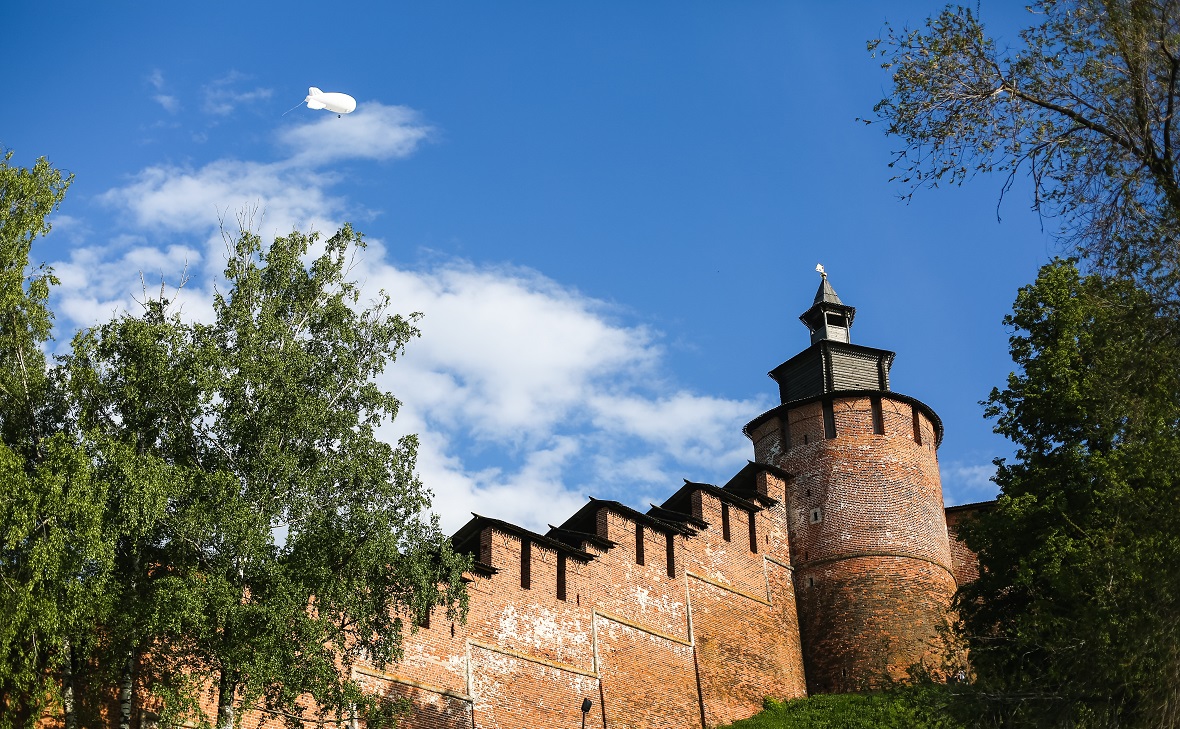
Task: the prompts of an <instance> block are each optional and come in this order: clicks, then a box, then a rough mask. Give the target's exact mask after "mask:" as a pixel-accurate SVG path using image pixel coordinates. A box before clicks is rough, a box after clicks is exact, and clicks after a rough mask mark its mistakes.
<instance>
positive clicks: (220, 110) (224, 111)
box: [202, 71, 274, 116]
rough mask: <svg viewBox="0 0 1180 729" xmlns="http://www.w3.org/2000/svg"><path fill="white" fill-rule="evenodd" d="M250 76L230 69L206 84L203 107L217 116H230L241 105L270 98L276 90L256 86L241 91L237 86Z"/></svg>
mask: <svg viewBox="0 0 1180 729" xmlns="http://www.w3.org/2000/svg"><path fill="white" fill-rule="evenodd" d="M249 78H250V77H249V76H247V75H246V74H243V73H239V72H237V71H230V72H229V73H228V74H226V75H225V76H222V77H221V78H219V79H216V80H214V81H211V82H210V83H208V84H206V85H205V87H204V89H203V92H204V95H205V102H204V104H203V105H202V109H203V110H204V111H205V112H206V113H208V114H213V115H215V116H228V115H230V114H232V113H233V111H234V110H235V109H236V108H238V107H239V106H245V105H247V104H253V103H255V102H258V101H265V100H267V99H269V98H270V97H271V96H272V95H273V94H274V91H273V90H272V89H267V88H263V87H256V88H253V89H250V90H249V91H239V90H238V89H237V88H235V87H236V86H237V85H238V84H239V83H240V82H242V81H246V80H249Z"/></svg>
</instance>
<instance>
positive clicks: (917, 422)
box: [912, 407, 922, 445]
mask: <svg viewBox="0 0 1180 729" xmlns="http://www.w3.org/2000/svg"><path fill="white" fill-rule="evenodd" d="M912 410H913V413H914V443H916V444H917V445H922V419H921V418H920V417H919V416H918V408H916V407H914V408H912Z"/></svg>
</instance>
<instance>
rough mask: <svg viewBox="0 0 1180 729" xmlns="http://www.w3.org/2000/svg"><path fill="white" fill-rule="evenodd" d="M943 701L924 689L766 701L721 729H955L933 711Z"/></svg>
mask: <svg viewBox="0 0 1180 729" xmlns="http://www.w3.org/2000/svg"><path fill="white" fill-rule="evenodd" d="M943 698H944V697H942V696H932V695H930V689H927V690H925V691H904V692H888V693H876V694H820V695H816V696H812V697H810V698H806V699H795V700H793V701H775V700H773V699H767V700H766V701H765V703H764V706H765V710H764V711H763V712H762V713H760V714H755V715H754V716H752V717H750V718H749V719H743V720H742V721H738V722H735V723H733V724H730V725H729V727H726V728H724V729H804V728H806V729H958V727H961V726H962V725H961V724H959V723H957V722H955V721H953V720H952V719H950V718H949V717H947V716H945V715H944V714H942V712H941V711H939V710H938V709H937V708H935V707H936V706H937V705H940V704H942V701H940V700H939V699H943Z"/></svg>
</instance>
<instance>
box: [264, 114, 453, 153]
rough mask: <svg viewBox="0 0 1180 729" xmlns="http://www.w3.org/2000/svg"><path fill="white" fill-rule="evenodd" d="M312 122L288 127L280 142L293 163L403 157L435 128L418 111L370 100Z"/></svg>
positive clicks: (415, 148)
mask: <svg viewBox="0 0 1180 729" xmlns="http://www.w3.org/2000/svg"><path fill="white" fill-rule="evenodd" d="M318 117H319V118H318V119H317V120H316V121H315V122H312V123H311V124H301V125H299V126H297V127H292V128H289V129H286V130H284V131H283V132H282V134H280V135H279V139H280V141H282V143H283V144H285V145H286V146H287V147H289V148H290V149H291V150H292V152H293V155H292V159H291V162H292V163H293V164H300V165H309V166H318V165H324V164H329V163H332V162H337V161H339V160H344V159H376V160H387V159H400V158H403V157H408V156H410V155H411V154H413V153H414V152H415V151H416V150H417V149H418V146H419V145H420V144H421V143H422V142H423V141H425V140H426V139H427V138H429V136H430V134H431V133H432V132H433V129H432V128H431V127H430V126H429V125H428V124H426V123H425V122H423V121H422V118H421V115H420V114H418V112H417V111H415V110H413V109H411V108H409V107H406V106H385V105H383V104H380V103H378V102H376V101H368V102H365V103H363V104H359V105H358V106H357V110H356V111H354V112H352V113H351V114H347V115H345V116H342V117H339V118H338V117H337V115H336V114H331V113H326V112H324V113H320V114H318Z"/></svg>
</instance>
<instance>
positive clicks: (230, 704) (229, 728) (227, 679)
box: [217, 669, 238, 729]
mask: <svg viewBox="0 0 1180 729" xmlns="http://www.w3.org/2000/svg"><path fill="white" fill-rule="evenodd" d="M237 688H238V687H237V683H236V682H235V681H234V680H233V678H232V677H231V676H230V671H229V670H226V669H222V671H221V681H220V684H219V686H218V691H217V729H234V694H235V693H237Z"/></svg>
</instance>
